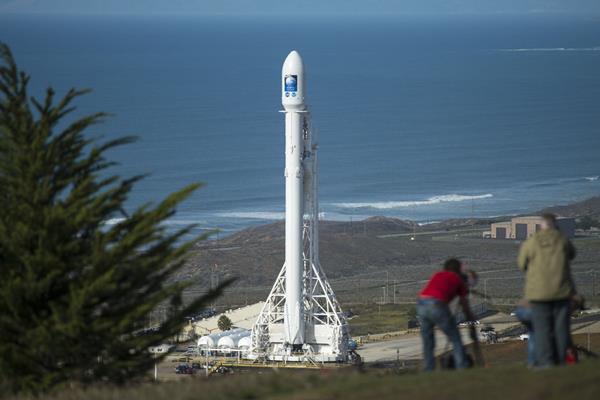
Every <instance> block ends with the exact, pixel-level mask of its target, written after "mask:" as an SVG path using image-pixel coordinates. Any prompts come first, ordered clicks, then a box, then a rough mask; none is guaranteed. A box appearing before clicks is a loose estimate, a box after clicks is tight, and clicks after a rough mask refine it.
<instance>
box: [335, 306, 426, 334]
mask: <svg viewBox="0 0 600 400" xmlns="http://www.w3.org/2000/svg"><path fill="white" fill-rule="evenodd" d="M411 308H413V309H414V306H410V305H405V304H384V305H381V306H380V305H378V304H364V305H358V306H352V307H348V306H346V308H345V309H351V310H352V312H353V313H354V314H355V315H354V317H352V318H351V319H350V321H349V323H350V333H351V334H352V336H353V337H357V336H363V335H367V334H376V333H384V332H393V331H401V330H405V329H406V328H407V323H408V320H409V319H410V317H409V315H408V313H409V311H410V310H411Z"/></svg>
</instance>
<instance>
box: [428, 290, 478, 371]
mask: <svg viewBox="0 0 600 400" xmlns="http://www.w3.org/2000/svg"><path fill="white" fill-rule="evenodd" d="M417 317H418V318H419V323H420V324H421V338H422V339H423V357H424V359H425V366H424V369H425V371H432V370H434V369H435V353H434V349H435V332H434V329H435V327H436V326H437V327H439V328H440V329H441V330H442V332H444V333H445V334H446V336H447V337H448V339H449V340H450V342H451V343H452V350H453V356H454V365H455V366H456V368H457V369H459V368H467V367H468V366H469V365H468V362H467V358H466V356H465V349H464V347H463V344H462V340H461V338H460V332H459V331H458V327H457V326H456V319H455V318H454V316H453V315H452V313H451V312H450V309H449V308H448V305H447V304H445V303H443V302H440V301H436V300H429V299H427V300H421V299H419V300H418V301H417Z"/></svg>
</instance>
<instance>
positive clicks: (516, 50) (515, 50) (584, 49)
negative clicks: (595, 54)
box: [498, 46, 600, 52]
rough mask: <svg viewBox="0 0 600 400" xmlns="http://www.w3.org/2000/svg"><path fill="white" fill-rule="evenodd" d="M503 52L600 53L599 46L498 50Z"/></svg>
mask: <svg viewBox="0 0 600 400" xmlns="http://www.w3.org/2000/svg"><path fill="white" fill-rule="evenodd" d="M498 51H505V52H534V51H536V52H559V51H600V46H597V47H533V48H522V49H498Z"/></svg>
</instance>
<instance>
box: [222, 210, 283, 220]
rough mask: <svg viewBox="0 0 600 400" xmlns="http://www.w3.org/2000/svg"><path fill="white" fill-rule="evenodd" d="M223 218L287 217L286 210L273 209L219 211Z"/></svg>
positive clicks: (275, 218)
mask: <svg viewBox="0 0 600 400" xmlns="http://www.w3.org/2000/svg"><path fill="white" fill-rule="evenodd" d="M216 215H217V216H218V217H221V218H239V219H264V220H280V219H284V218H285V213H284V212H273V211H231V212H224V213H217V214H216Z"/></svg>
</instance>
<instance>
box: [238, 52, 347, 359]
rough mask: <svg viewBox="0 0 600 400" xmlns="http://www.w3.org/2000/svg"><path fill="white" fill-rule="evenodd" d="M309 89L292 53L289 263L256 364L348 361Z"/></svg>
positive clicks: (263, 324) (266, 314) (269, 303)
mask: <svg viewBox="0 0 600 400" xmlns="http://www.w3.org/2000/svg"><path fill="white" fill-rule="evenodd" d="M305 89H306V84H305V73H304V64H303V62H302V58H301V57H300V55H299V54H298V53H297V52H296V51H292V52H291V53H290V54H289V55H288V56H287V58H286V60H285V62H284V64H283V69H282V76H281V91H282V93H281V99H282V104H283V106H284V111H283V112H284V113H285V188H286V189H285V263H284V265H283V267H282V268H281V271H280V272H279V275H278V276H277V279H276V280H275V284H274V285H273V288H272V289H271V292H270V294H269V296H268V298H267V300H266V302H265V304H264V306H263V308H262V310H261V312H260V314H259V316H258V318H257V320H256V323H255V324H254V327H253V328H252V334H251V339H252V340H251V341H252V345H251V348H250V352H249V354H248V356H247V358H249V359H251V360H256V361H264V362H267V361H278V362H281V361H282V362H288V361H289V362H303V363H315V364H316V363H324V362H346V361H348V340H349V332H348V323H347V321H346V317H345V315H344V314H343V312H342V309H341V307H340V304H339V302H338V301H337V299H336V297H335V294H334V292H333V290H332V289H331V286H330V284H329V282H328V280H327V277H326V276H325V272H324V271H323V269H322V268H321V264H320V262H319V202H318V159H317V149H318V145H317V141H316V138H315V137H314V134H313V131H312V129H311V124H310V113H309V112H308V109H307V107H306V104H305V96H304V95H305Z"/></svg>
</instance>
